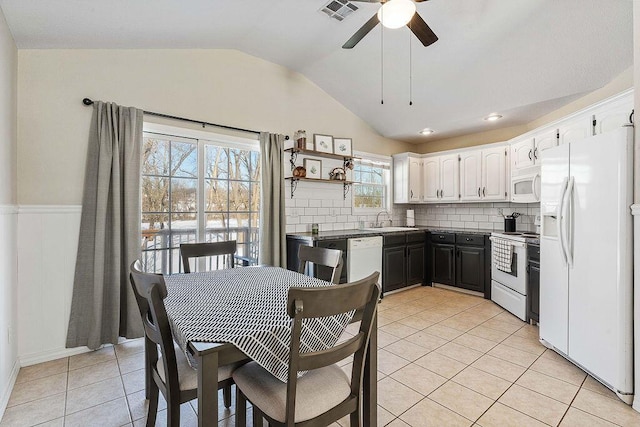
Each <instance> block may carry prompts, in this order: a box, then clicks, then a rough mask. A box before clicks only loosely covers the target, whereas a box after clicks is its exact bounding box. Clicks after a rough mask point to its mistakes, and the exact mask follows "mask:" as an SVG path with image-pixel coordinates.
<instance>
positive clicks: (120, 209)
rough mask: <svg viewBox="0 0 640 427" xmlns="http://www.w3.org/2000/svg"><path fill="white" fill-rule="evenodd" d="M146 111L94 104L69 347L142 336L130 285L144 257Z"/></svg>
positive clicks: (93, 346)
mask: <svg viewBox="0 0 640 427" xmlns="http://www.w3.org/2000/svg"><path fill="white" fill-rule="evenodd" d="M142 115H143V111H142V110H138V109H136V108H132V107H121V106H118V105H116V104H112V103H104V102H99V101H97V102H95V103H94V104H93V118H92V120H91V130H90V133H89V149H88V152H87V165H86V170H85V183H84V194H83V197H82V216H81V222H80V239H79V242H78V255H77V258H76V270H75V278H74V281H73V300H72V303H71V316H70V317H69V329H68V331H67V347H78V346H83V345H86V346H88V347H89V348H91V349H96V348H99V347H100V346H101V345H102V344H107V343H112V344H115V343H117V342H118V337H119V336H123V337H127V338H136V337H141V336H142V335H143V329H142V322H141V319H140V312H139V311H138V308H137V305H136V301H135V297H134V295H133V291H132V290H131V286H130V285H129V265H130V264H131V263H132V262H133V261H135V260H136V259H137V258H139V257H140V241H141V240H140V151H141V144H142Z"/></svg>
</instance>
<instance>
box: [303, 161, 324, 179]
mask: <svg viewBox="0 0 640 427" xmlns="http://www.w3.org/2000/svg"><path fill="white" fill-rule="evenodd" d="M304 168H305V169H306V170H307V178H314V179H320V178H322V162H321V161H320V160H316V159H304Z"/></svg>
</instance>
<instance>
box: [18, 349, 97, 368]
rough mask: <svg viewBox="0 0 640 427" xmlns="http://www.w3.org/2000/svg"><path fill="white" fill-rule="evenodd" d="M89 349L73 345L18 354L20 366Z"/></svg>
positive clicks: (84, 351)
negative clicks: (73, 346) (71, 346)
mask: <svg viewBox="0 0 640 427" xmlns="http://www.w3.org/2000/svg"><path fill="white" fill-rule="evenodd" d="M90 351H91V350H90V349H89V347H75V348H64V349H60V350H53V351H43V352H38V353H31V354H26V355H22V356H20V366H30V365H36V364H38V363H43V362H50V361H52V360H56V359H61V358H63V357H69V356H75V355H76V354H82V353H88V352H90Z"/></svg>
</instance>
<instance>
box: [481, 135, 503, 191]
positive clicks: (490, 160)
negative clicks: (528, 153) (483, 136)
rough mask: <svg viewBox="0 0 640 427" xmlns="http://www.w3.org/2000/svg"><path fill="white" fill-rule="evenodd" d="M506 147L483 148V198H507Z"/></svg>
mask: <svg viewBox="0 0 640 427" xmlns="http://www.w3.org/2000/svg"><path fill="white" fill-rule="evenodd" d="M505 150H506V147H496V148H491V149H487V150H482V199H483V200H507V156H506V151H505Z"/></svg>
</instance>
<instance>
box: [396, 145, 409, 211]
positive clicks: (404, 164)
mask: <svg viewBox="0 0 640 427" xmlns="http://www.w3.org/2000/svg"><path fill="white" fill-rule="evenodd" d="M393 203H409V158H408V157H406V156H398V157H394V158H393Z"/></svg>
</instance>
